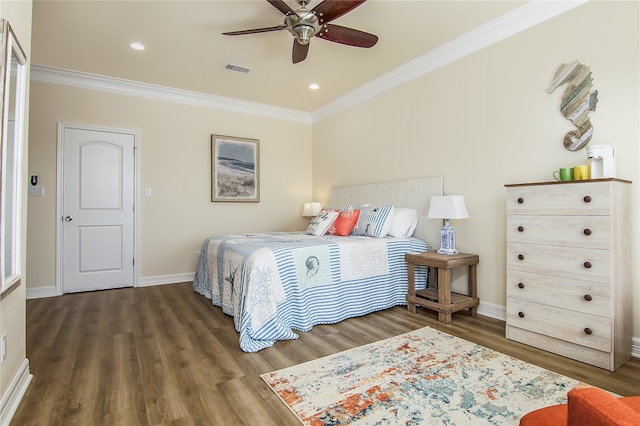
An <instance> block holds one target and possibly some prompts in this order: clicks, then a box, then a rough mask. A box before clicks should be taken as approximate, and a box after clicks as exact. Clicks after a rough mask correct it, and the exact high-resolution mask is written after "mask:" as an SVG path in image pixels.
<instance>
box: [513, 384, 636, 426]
mask: <svg viewBox="0 0 640 426" xmlns="http://www.w3.org/2000/svg"><path fill="white" fill-rule="evenodd" d="M567 396H568V398H567V399H568V401H567V403H566V404H560V405H553V406H551V407H545V408H541V409H539V410H536V411H532V412H530V413H528V414H527V415H525V416H524V417H522V419H520V426H559V425H567V426H639V425H640V396H629V397H626V398H616V397H613V396H611V395H610V394H609V393H607V392H605V391H603V390H602V389H599V388H592V387H587V388H576V389H573V390H571V391H570V392H569V394H568V395H567Z"/></svg>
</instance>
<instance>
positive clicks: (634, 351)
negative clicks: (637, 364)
mask: <svg viewBox="0 0 640 426" xmlns="http://www.w3.org/2000/svg"><path fill="white" fill-rule="evenodd" d="M631 356H632V357H634V358H640V338H638V337H632V338H631Z"/></svg>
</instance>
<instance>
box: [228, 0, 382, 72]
mask: <svg viewBox="0 0 640 426" xmlns="http://www.w3.org/2000/svg"><path fill="white" fill-rule="evenodd" d="M267 1H268V2H269V3H271V5H272V6H273V7H275V8H276V9H278V10H279V11H280V12H282V13H283V14H284V15H285V18H284V24H282V25H276V26H273V27H266V28H255V29H251V30H242V31H230V32H226V33H222V34H223V35H229V36H235V35H245V34H256V33H265V32H269V31H280V30H285V29H286V30H287V31H289V32H290V33H291V34H292V35H293V37H294V40H293V52H292V55H291V57H292V60H293V63H294V64H297V63H298V62H302V61H304V60H305V59H306V57H307V53H308V52H309V41H311V38H312V37H318V38H321V39H324V40H328V41H333V42H335V43H341V44H346V45H348V46H356V47H372V46H373V45H375V44H376V43H377V42H378V37H377V36H375V35H373V34H369V33H365V32H364V31H360V30H354V29H353V28H347V27H343V26H340V25H335V24H330V23H329V22H331V21H333V20H334V19H337V18H339V17H340V16H342V15H344V14H346V13H348V12H350V11H351V10H353V9H355V8H356V7H358V6H360V5H361V4H362V3H364V2H365V1H366V0H324V1H323V2H322V3H320V4H318V5H317V6H316V7H314V8H313V9H311V10H309V9H307V3H309V0H296V1H297V2H298V4H299V5H300V7H301V8H300V9H298V10H293V9H291V8H290V7H289V6H288V5H287V4H286V3H285V2H284V1H282V0H267Z"/></svg>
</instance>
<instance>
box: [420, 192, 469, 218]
mask: <svg viewBox="0 0 640 426" xmlns="http://www.w3.org/2000/svg"><path fill="white" fill-rule="evenodd" d="M427 217H428V218H429V219H467V218H469V217H471V216H469V212H468V211H467V206H466V205H465V203H464V196H463V195H433V196H432V197H431V205H430V206H429V213H428V214H427Z"/></svg>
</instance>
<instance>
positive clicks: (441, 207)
mask: <svg viewBox="0 0 640 426" xmlns="http://www.w3.org/2000/svg"><path fill="white" fill-rule="evenodd" d="M427 217H428V218H429V219H444V221H445V223H444V226H443V227H442V228H440V248H439V249H438V253H440V254H458V250H456V230H455V229H454V228H453V226H451V225H449V219H467V218H469V217H470V216H469V212H467V206H466V205H465V204H464V196H462V195H433V196H432V197H431V205H430V206H429V213H428V214H427Z"/></svg>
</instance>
